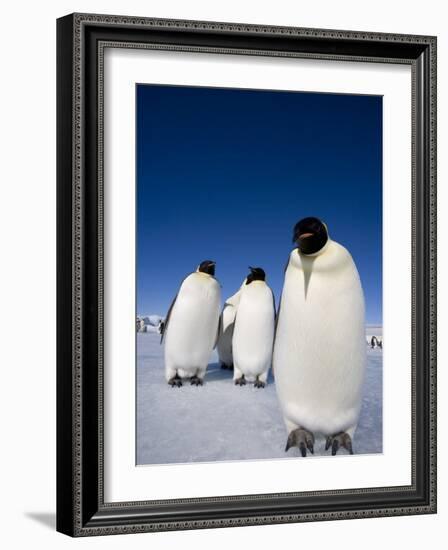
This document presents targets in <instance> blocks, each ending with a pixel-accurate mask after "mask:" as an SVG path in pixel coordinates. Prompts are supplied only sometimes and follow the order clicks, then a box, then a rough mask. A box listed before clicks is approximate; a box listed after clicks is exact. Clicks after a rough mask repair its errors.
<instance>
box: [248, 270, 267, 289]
mask: <svg viewBox="0 0 448 550" xmlns="http://www.w3.org/2000/svg"><path fill="white" fill-rule="evenodd" d="M249 269H250V273H249V275H248V276H247V278H246V285H250V283H252V282H253V281H264V280H266V273H265V272H264V271H263V269H261V267H250V266H249Z"/></svg>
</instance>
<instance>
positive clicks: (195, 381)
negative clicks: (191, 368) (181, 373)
mask: <svg viewBox="0 0 448 550" xmlns="http://www.w3.org/2000/svg"><path fill="white" fill-rule="evenodd" d="M190 384H191V385H192V386H203V385H204V381H203V380H202V378H199V376H192V377H191V379H190Z"/></svg>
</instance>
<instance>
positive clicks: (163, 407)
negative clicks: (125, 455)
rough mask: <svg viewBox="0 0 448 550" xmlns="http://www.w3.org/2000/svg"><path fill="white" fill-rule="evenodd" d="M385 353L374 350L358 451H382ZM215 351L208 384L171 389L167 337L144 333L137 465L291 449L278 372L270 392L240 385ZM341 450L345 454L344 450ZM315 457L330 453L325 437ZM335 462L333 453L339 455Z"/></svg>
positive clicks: (273, 454) (294, 452)
mask: <svg viewBox="0 0 448 550" xmlns="http://www.w3.org/2000/svg"><path fill="white" fill-rule="evenodd" d="M382 353H383V352H382V350H380V349H373V350H371V349H367V357H368V361H367V373H366V382H365V387H364V398H363V403H362V410H361V417H360V422H359V425H358V429H357V431H356V433H355V437H354V444H353V446H354V451H355V454H366V453H381V452H382ZM232 375H233V373H232V371H228V370H222V369H221V368H220V367H219V365H218V357H217V354H216V351H214V352H213V354H212V357H211V360H210V364H209V367H208V370H207V374H206V377H205V384H204V386H202V387H201V386H199V387H196V386H190V384H189V382H188V381H186V382H185V383H184V385H183V387H181V388H172V387H170V386H168V384H167V383H166V381H165V377H164V362H163V346H161V345H160V335H158V334H152V333H142V334H140V333H138V334H137V464H168V463H186V462H210V461H223V460H243V459H263V458H264V459H269V458H284V457H286V456H288V457H292V456H299V450H298V449H297V448H292V449H290V450H289V451H288V453H287V454H286V453H285V451H284V449H285V444H286V438H287V433H286V429H285V427H284V424H283V420H282V417H281V413H280V409H279V405H278V402H277V395H276V392H275V385H274V380H273V377H272V375H270V376H269V379H268V385H267V386H266V388H264V389H256V388H254V387H253V385H252V384H248V385H246V386H243V387H239V386H238V387H237V386H235V385H234V384H233V381H232ZM340 452H341V453H343V452H345V451H340ZM315 454H316V455H328V454H329V451H328V452H325V450H324V440H323V439H322V438H318V439H317V440H316V444H315ZM332 459H333V460H334V458H332Z"/></svg>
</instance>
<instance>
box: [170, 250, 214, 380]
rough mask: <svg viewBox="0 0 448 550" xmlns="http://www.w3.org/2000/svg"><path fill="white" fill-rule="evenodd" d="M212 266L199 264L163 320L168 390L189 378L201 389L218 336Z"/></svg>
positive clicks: (210, 264)
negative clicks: (183, 379) (169, 387)
mask: <svg viewBox="0 0 448 550" xmlns="http://www.w3.org/2000/svg"><path fill="white" fill-rule="evenodd" d="M214 275H215V262H212V261H209V260H206V261H204V262H202V263H201V264H200V265H199V267H198V268H197V270H196V272H195V273H191V274H190V275H188V277H186V278H185V279H184V281H183V283H182V284H181V286H180V289H179V292H178V293H177V296H176V297H175V298H174V300H173V303H172V304H171V306H170V309H169V311H168V314H167V316H166V319H165V322H164V325H163V329H162V337H161V342H162V341H163V340H165V376H166V380H167V382H168V384H169V385H170V386H173V387H174V386H177V387H180V386H182V378H190V382H191V384H193V385H196V386H199V385H200V386H202V384H203V380H204V376H205V372H206V370H207V365H208V361H209V358H210V354H211V352H212V350H213V348H214V346H215V344H216V338H217V335H218V324H219V312H220V307H221V287H220V285H219V283H218V281H217V280H216V279H215V277H214Z"/></svg>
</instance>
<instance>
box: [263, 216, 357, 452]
mask: <svg viewBox="0 0 448 550" xmlns="http://www.w3.org/2000/svg"><path fill="white" fill-rule="evenodd" d="M293 241H294V242H295V243H297V248H296V249H294V250H293V251H292V252H291V254H290V257H289V263H288V266H287V268H286V271H285V281H284V286H283V292H282V298H281V304H280V309H279V314H278V319H277V330H276V338H275V345H274V354H273V368H274V371H275V381H276V388H277V395H278V398H279V401H280V405H281V409H282V413H283V418H284V422H285V424H286V428H287V431H288V439H287V444H286V451H288V449H289V448H290V447H293V446H297V447H298V448H299V449H300V452H301V454H302V456H306V453H307V449H308V450H309V451H310V452H311V453H313V452H314V438H315V434H317V433H319V434H322V435H324V436H325V437H326V438H327V439H326V446H325V449H326V450H328V449H329V448H330V447H331V452H332V455H335V454H336V453H337V451H338V449H339V448H340V447H344V448H345V449H346V450H347V451H348V452H349V453H350V454H353V447H352V440H353V434H354V432H355V430H356V426H357V423H358V418H359V413H360V409H361V399H362V389H363V381H364V371H365V363H366V349H365V348H366V346H365V336H364V334H365V329H364V295H363V291H362V287H361V282H360V279H359V275H358V271H357V269H356V266H355V264H354V262H353V259H352V257H351V255H350V254H349V252H348V251H347V250H346V249H345V248H344V247H343V246H341V245H340V244H338V243H336V242H334V241H332V240H331V239H330V238H329V236H328V231H327V227H326V226H325V224H324V223H322V222H321V221H320V220H319V219H317V218H305V219H303V220H301V221H300V222H298V223H297V224H296V226H295V228H294V238H293Z"/></svg>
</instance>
